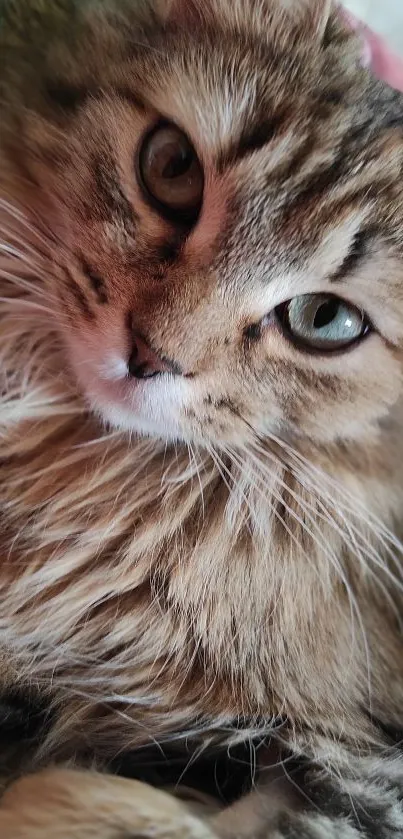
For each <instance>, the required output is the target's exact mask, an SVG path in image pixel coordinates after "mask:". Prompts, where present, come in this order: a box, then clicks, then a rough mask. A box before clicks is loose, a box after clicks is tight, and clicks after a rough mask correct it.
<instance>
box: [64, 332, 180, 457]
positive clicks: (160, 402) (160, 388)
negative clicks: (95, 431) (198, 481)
mask: <svg viewBox="0 0 403 839" xmlns="http://www.w3.org/2000/svg"><path fill="white" fill-rule="evenodd" d="M71 361H72V366H73V369H74V371H75V374H76V378H77V379H78V382H79V385H80V389H81V390H82V392H83V393H84V395H85V397H86V399H87V401H88V402H89V404H90V407H91V409H92V410H93V411H94V412H95V413H96V414H97V415H98V416H99V417H100V419H101V420H102V422H104V423H106V424H107V425H110V426H112V427H113V428H117V429H120V430H123V431H129V432H131V433H132V432H134V433H135V434H139V435H142V436H147V437H154V438H158V439H161V440H164V441H168V442H174V441H177V440H183V439H185V437H186V433H185V429H184V425H183V419H182V418H183V416H184V413H185V408H186V405H187V404H189V401H190V400H191V392H190V391H191V385H190V382H188V381H186V379H184V378H182V377H178V376H175V375H173V374H171V373H168V372H167V373H164V374H162V375H160V376H155V377H152V378H146V379H138V378H134V377H133V376H130V374H129V370H128V366H127V364H126V362H125V361H124V360H123V358H121V357H119V356H118V355H113V354H111V355H109V356H106V357H104V358H103V359H101V360H99V358H98V359H96V358H95V357H92V356H91V355H90V354H88V353H87V354H86V355H83V354H82V353H80V356H79V357H78V353H77V350H76V348H73V349H72V350H71Z"/></svg>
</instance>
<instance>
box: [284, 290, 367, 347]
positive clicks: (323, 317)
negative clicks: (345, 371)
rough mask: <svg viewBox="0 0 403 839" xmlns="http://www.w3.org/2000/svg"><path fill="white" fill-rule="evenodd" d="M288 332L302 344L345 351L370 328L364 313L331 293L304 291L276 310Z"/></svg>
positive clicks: (303, 345) (296, 341)
mask: <svg viewBox="0 0 403 839" xmlns="http://www.w3.org/2000/svg"><path fill="white" fill-rule="evenodd" d="M277 316H278V317H279V319H280V321H281V324H282V326H283V328H284V330H285V332H286V333H287V334H288V335H289V336H290V337H291V338H292V339H293V340H294V341H295V343H297V344H300V345H301V346H302V347H306V348H307V349H313V350H321V351H322V352H332V351H335V350H342V349H345V348H346V347H348V346H349V345H350V344H353V343H355V342H356V341H359V340H360V338H363V337H364V335H365V334H366V333H367V332H368V330H369V324H368V321H367V319H366V317H365V314H364V312H362V311H361V310H360V309H357V308H356V307H355V306H352V305H351V304H350V303H346V301H345V300H341V299H340V298H339V297H334V296H333V295H330V294H301V295H300V296H299V297H293V299H292V300H290V301H289V302H288V303H286V304H285V305H284V306H281V307H280V308H279V309H278V310H277Z"/></svg>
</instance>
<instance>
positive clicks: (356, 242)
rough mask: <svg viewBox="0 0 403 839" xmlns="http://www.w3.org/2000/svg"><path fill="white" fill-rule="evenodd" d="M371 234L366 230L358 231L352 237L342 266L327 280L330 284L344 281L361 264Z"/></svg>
mask: <svg viewBox="0 0 403 839" xmlns="http://www.w3.org/2000/svg"><path fill="white" fill-rule="evenodd" d="M372 236H373V234H372V233H371V231H368V230H360V231H359V232H358V233H356V235H355V236H354V239H353V241H352V244H351V247H350V250H349V252H348V254H347V256H346V258H345V259H344V261H343V263H342V265H340V267H339V268H338V269H337V271H335V273H334V274H333V275H332V276H331V277H330V278H329V279H330V282H332V283H337V282H340V280H344V279H345V278H346V277H347V276H348V274H351V272H352V271H353V270H354V268H355V267H356V266H357V265H358V264H359V263H360V262H361V260H362V259H363V257H364V256H365V254H366V253H367V250H368V242H370V241H371V239H372Z"/></svg>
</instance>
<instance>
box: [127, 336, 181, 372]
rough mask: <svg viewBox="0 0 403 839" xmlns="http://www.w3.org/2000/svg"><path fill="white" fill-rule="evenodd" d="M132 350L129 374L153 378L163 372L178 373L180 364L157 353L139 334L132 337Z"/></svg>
mask: <svg viewBox="0 0 403 839" xmlns="http://www.w3.org/2000/svg"><path fill="white" fill-rule="evenodd" d="M132 340H133V343H132V352H131V355H130V358H129V362H128V370H129V375H130V376H133V378H135V379H151V378H152V377H153V376H159V375H161V373H178V372H180V371H179V369H178V365H177V364H175V363H174V362H173V361H170V360H169V359H168V358H165V357H164V356H162V355H160V354H159V353H157V352H156V351H155V350H154V349H153V348H152V347H151V345H150V344H149V342H148V341H147V340H146V339H145V338H144V337H143V336H142V335H139V334H134V335H133V337H132Z"/></svg>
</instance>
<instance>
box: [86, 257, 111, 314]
mask: <svg viewBox="0 0 403 839" xmlns="http://www.w3.org/2000/svg"><path fill="white" fill-rule="evenodd" d="M81 270H82V272H83V274H84V276H85V277H86V278H87V280H88V281H89V283H90V286H91V288H92V289H93V291H95V294H96V296H97V300H98V302H99V303H101V304H105V303H108V294H107V291H106V285H105V282H104V280H103V279H102V277H100V276H99V274H97V273H96V271H94V270H93V269H92V268H91V267H90V265H88V262H86V261H85V260H81Z"/></svg>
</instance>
